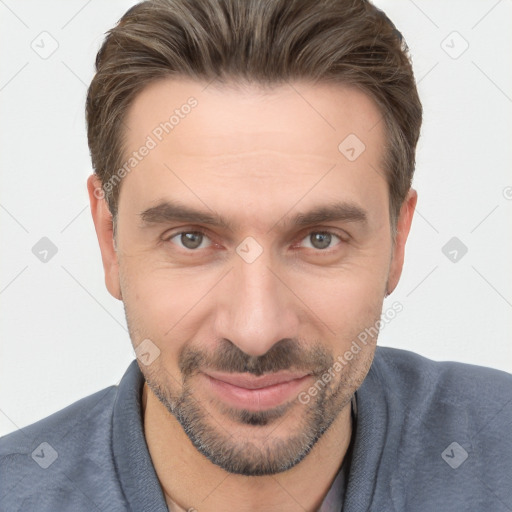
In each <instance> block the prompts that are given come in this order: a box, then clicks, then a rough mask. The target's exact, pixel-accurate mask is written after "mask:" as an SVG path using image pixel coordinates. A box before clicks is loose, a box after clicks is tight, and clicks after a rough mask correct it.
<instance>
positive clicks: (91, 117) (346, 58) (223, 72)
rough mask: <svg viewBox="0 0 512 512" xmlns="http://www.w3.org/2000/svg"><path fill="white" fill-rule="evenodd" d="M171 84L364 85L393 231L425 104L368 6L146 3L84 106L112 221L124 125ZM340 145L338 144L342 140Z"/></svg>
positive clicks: (119, 31) (401, 47)
mask: <svg viewBox="0 0 512 512" xmlns="http://www.w3.org/2000/svg"><path fill="white" fill-rule="evenodd" d="M165 77H175V78H178V77H182V78H192V79H196V80H198V81H207V82H210V81H212V80H218V81H220V82H222V83H228V82H232V83H236V82H249V83H251V82H252V83H257V84H261V85H264V86H270V87H272V86H274V85H279V84H284V83H286V82H288V81H293V80H307V81H312V82H338V83H341V84H346V85H351V86H354V87H357V88H359V89H361V90H362V91H364V92H365V93H366V94H368V95H369V96H370V97H371V98H372V99H373V100H374V101H375V102H376V104H377V105H378V107H379V108H380V111H381V114H382V119H383V121H384V122H385V126H386V138H387V144H386V148H385V150H384V171H385V174H386V180H387V183H388V188H389V197H390V204H389V211H390V218H391V222H392V229H393V232H394V230H395V227H396V220H397V218H398V214H399V212H400V207H401V205H402V203H403V201H404V199H405V197H406V195H407V192H408V190H409V188H410V186H411V181H412V176H413V173H414V166H415V152H416V144H417V141H418V137H419V132H420V127H421V118H422V107H421V103H420V100H419V98H418V93H417V90H416V84H415V81H414V76H413V72H412V66H411V62H410V60H409V57H408V51H407V46H406V45H405V42H404V41H403V40H402V36H401V34H400V33H399V32H398V31H397V29H396V28H395V26H394V25H393V24H392V23H391V22H390V20H389V19H388V18H387V16H386V15H385V14H384V13H383V12H382V11H381V10H379V9H377V8H376V7H375V6H374V5H372V4H371V3H370V2H369V1H366V0H315V1H311V0H147V1H144V2H141V3H139V4H137V5H135V6H133V7H132V8H130V9H129V10H128V11H127V12H126V13H125V15H124V16H123V17H122V18H121V20H120V21H119V22H118V24H117V25H116V26H115V27H114V28H113V29H111V30H110V31H109V32H107V36H106V38H105V41H104V42H103V44H102V46H101V48H100V50H99V52H98V55H97V57H96V74H95V76H94V78H93V80H92V82H91V84H90V86H89V89H88V93H87V101H86V119H87V136H88V142H89V148H90V152H91V159H92V165H93V168H94V170H95V172H96V173H97V175H98V176H99V177H100V179H101V182H102V184H103V190H104V194H105V198H106V200H107V203H108V206H109V209H110V211H111V213H112V215H113V216H114V217H115V216H116V213H117V207H118V201H119V187H120V183H119V180H117V181H115V182H114V185H115V186H114V187H112V186H110V187H109V188H108V189H107V188H106V187H105V185H106V184H107V183H109V182H110V185H112V182H111V180H112V178H113V177H116V176H115V173H116V170H117V169H119V168H120V167H121V166H122V165H123V164H122V162H123V154H124V149H125V148H124V147H123V136H124V135H125V130H123V121H124V118H125V115H126V112H127V110H128V108H129V107H130V105H131V104H132V102H133V101H134V98H135V96H136V95H137V93H139V92H140V91H141V90H142V89H143V88H144V87H145V86H146V85H148V84H149V83H151V82H154V81H156V80H158V79H162V78H165ZM340 142H341V141H340Z"/></svg>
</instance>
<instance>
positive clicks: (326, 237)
mask: <svg viewBox="0 0 512 512" xmlns="http://www.w3.org/2000/svg"><path fill="white" fill-rule="evenodd" d="M335 240H338V242H341V241H342V240H341V238H340V237H339V236H338V235H335V234H334V233H331V232H329V231H312V232H311V233H309V234H308V236H306V237H305V238H303V239H302V242H306V247H308V248H310V249H318V250H325V249H329V248H331V247H332V245H331V243H332V242H334V241H335ZM308 244H309V245H308Z"/></svg>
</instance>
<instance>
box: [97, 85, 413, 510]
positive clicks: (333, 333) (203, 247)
mask: <svg viewBox="0 0 512 512" xmlns="http://www.w3.org/2000/svg"><path fill="white" fill-rule="evenodd" d="M190 97H194V98H195V100H196V101H197V105H196V106H195V107H194V108H193V109H191V111H190V113H189V114H187V115H186V116H183V118H180V120H179V123H178V124H176V125H175V126H174V128H173V129H172V131H170V132H169V133H168V134H164V137H162V140H161V141H158V143H157V144H156V147H154V148H153V149H151V151H150V152H149V153H148V155H147V156H146V157H144V158H143V159H142V161H140V162H139V163H138V164H137V166H136V167H135V168H134V169H133V170H131V171H130V172H129V173H128V174H127V175H126V176H125V177H124V178H123V182H122V186H121V193H120V200H119V210H118V215H117V219H116V237H115V243H114V241H113V231H112V217H111V215H110V212H109V210H108V207H107V205H106V202H105V201H104V200H103V199H101V198H100V199H98V197H100V196H99V194H97V193H95V190H96V189H98V187H99V186H100V185H101V183H100V182H99V180H98V178H97V177H96V176H91V177H90V178H89V182H88V188H89V194H90V199H91V209H92V214H93V219H94V223H95V227H96V231H97V235H98V240H99V244H100V248H101V253H102V259H103V264H104V268H105V280H106V285H107V288H108V290H109V292H110V293H111V294H112V295H113V296H114V297H115V298H117V299H119V300H122V301H123V303H124V306H125V311H126V317H127V322H128V327H129V331H130V336H131V340H132V343H133V345H134V347H137V346H138V345H139V344H140V343H141V342H143V340H147V339H149V340H151V344H152V345H151V346H152V347H157V348H158V350H159V353H158V357H156V358H155V359H154V361H152V362H151V363H150V364H148V365H146V364H143V363H141V362H140V361H139V366H140V368H141V371H142V372H143V374H144V376H145V378H146V385H145V386H144V393H143V408H144V427H145V435H146V439H147V442H148V447H149V451H150V454H151V457H152V460H153V463H154V465H155V469H156V472H157V475H158V478H159V480H160V482H161V485H162V487H163V489H164V490H165V493H166V495H167V496H168V497H169V500H170V499H171V497H172V501H173V502H174V503H177V504H179V505H180V506H181V507H183V508H184V509H188V508H189V507H195V508H196V509H197V510H200V511H201V512H203V511H205V512H208V511H210V510H211V511H214V510H235V509H236V510H239V511H244V510H247V511H249V510H252V511H254V510H265V511H274V510H275V511H288V510H308V511H309V510H311V511H313V510H316V509H317V508H318V506H319V505H320V503H321V502H322V500H323V498H324V496H325V494H326V492H327V491H328V489H329V487H330V485H331V483H332V481H333V479H334V477H335V476H336V473H337V471H338V469H339V467H340V465H341V464H342V462H343V458H344V456H345V453H346V451H347V448H348V445H349V442H350V436H351V433H352V428H351V420H350V399H351V397H352V395H353V393H354V391H355V390H357V388H358V387H359V386H360V385H361V383H362V381H363V380H364V378H365V377H366V375H367V373H368V371H369V368H370V365H371V362H372V359H373V356H374V352H375V345H376V339H375V338H374V339H371V340H369V341H368V343H367V344H366V345H365V346H363V347H362V350H361V351H360V352H359V353H358V354H357V355H355V356H354V357H353V358H352V359H351V360H350V361H348V360H345V364H344V365H343V367H342V369H341V370H337V371H332V368H333V362H334V361H335V360H336V358H338V357H339V356H341V357H343V354H344V353H345V352H346V351H347V350H349V349H350V346H351V343H352V341H353V340H355V339H356V338H357V335H358V334H359V333H360V332H361V331H363V330H364V329H365V328H368V327H373V326H374V325H375V323H376V322H377V321H378V320H379V318H380V315H381V311H382V303H383V299H384V296H385V294H386V293H391V292H392V291H393V289H394V288H395V287H396V285H397V283H398V280H399V277H400V273H401V270H402V265H403V256H404V246H405V242H406V239H407V235H408V232H409V228H410V225H411V221H412V216H413V212H414V208H415V205H416V192H415V191H414V190H412V189H411V191H410V192H409V195H408V196H407V198H406V200H405V202H404V204H403V206H402V210H401V213H400V217H399V220H398V225H397V236H396V240H395V243H394V244H393V242H392V236H391V226H390V222H389V197H388V189H387V183H386V181H385V178H384V174H383V170H382V166H381V160H382V156H383V147H384V144H385V137H384V131H383V130H384V126H383V123H382V122H380V120H381V116H380V113H379V111H378V109H377V107H376V105H375V104H374V103H373V102H372V100H371V99H370V98H368V97H367V96H366V95H365V94H363V93H362V92H360V91H357V90H355V89H351V88H348V87H343V86H340V85H327V84H307V83H294V84H293V87H291V86H290V85H283V86H279V87H275V88H273V89H271V90H265V91H264V90H262V89H261V88H259V87H257V86H255V85H250V86H244V87H239V88H236V87H231V86H230V87H226V86H225V85H219V86H216V85H215V84H210V85H209V86H206V84H200V83H197V82H193V81H190V80H184V79H183V80H181V79H165V80H161V81H159V82H156V83H154V84H151V85H149V86H148V87H146V88H145V89H144V90H143V91H142V93H140V94H139V96H137V97H136V99H135V101H134V103H133V104H132V106H131V108H130V110H129V112H128V115H127V118H126V120H125V122H126V125H127V126H128V128H129V129H128V130H127V133H126V151H127V155H128V154H129V153H131V152H132V151H134V150H137V149H138V148H140V147H141V145H143V144H144V143H145V141H146V140H147V137H148V135H150V134H152V133H153V130H154V129H155V127H157V126H158V125H159V124H160V123H161V122H162V121H165V120H166V119H168V118H169V115H170V114H171V113H172V112H173V111H174V110H175V109H176V108H180V106H181V105H183V104H185V103H186V102H187V99H188V98H190ZM350 134H356V135H357V137H358V138H359V139H360V140H361V141H363V143H364V145H365V150H364V151H363V152H362V153H361V154H360V156H359V157H358V158H357V159H355V160H354V161H350V160H349V159H347V158H346V156H345V155H344V154H342V152H340V150H339V149H338V145H339V144H340V143H341V142H342V141H343V140H344V139H345V138H346V137H347V136H348V135H350ZM97 196H98V197H97ZM164 201H173V202H176V201H179V202H180V204H182V205H184V206H187V207H189V208H194V209H196V210H200V211H202V212H205V213H208V214H210V215H211V214H218V215H220V216H221V217H222V218H223V219H225V220H226V221H227V222H229V223H230V226H229V227H228V226H218V225H210V224H206V223H202V222H197V221H194V222H190V221H187V220H172V219H166V220H165V221H162V222H149V220H150V218H152V220H153V221H155V220H157V219H156V216H155V215H153V216H150V215H146V217H145V220H144V216H141V213H142V212H144V211H147V210H148V209H150V208H153V207H156V206H158V205H161V204H162V203H163V202H164ZM338 202H343V203H344V204H345V205H347V204H349V205H351V210H350V211H351V212H353V211H354V210H355V209H358V210H360V211H363V212H364V217H365V220H364V221H363V220H361V219H357V218H355V217H354V215H351V216H350V215H349V217H348V218H344V219H340V220H328V221H319V222H313V223H311V224H309V225H307V226H297V225H294V224H293V223H292V222H291V219H293V218H294V217H295V216H296V215H297V214H299V213H301V214H305V213H307V212H309V211H310V210H313V209H316V208H318V207H325V206H328V205H332V204H333V203H338ZM153 212H154V210H153ZM160 220H162V219H160ZM191 232H192V233H191ZM197 232H202V233H204V237H203V238H202V237H201V235H197V234H196V235H194V234H193V233H197ZM326 232H329V233H330V234H331V236H330V238H329V235H325V233H326ZM181 233H189V235H186V236H182V235H181ZM322 233H324V235H322ZM247 237H252V240H250V244H251V245H245V244H246V243H247V240H246V238H247ZM254 241H255V242H256V244H255V243H254ZM241 243H242V245H240V244H241ZM185 244H186V245H185ZM193 244H196V245H197V248H194V247H196V246H193ZM240 247H242V248H244V249H246V252H245V253H243V252H240V251H239V252H237V248H238V249H240ZM260 250H261V254H259V251H260ZM255 251H256V252H255ZM241 254H244V255H245V254H247V255H248V256H254V255H256V254H259V255H258V256H257V257H256V258H255V259H254V260H253V261H250V262H249V261H248V259H251V258H248V259H244V258H243V257H241ZM146 343H147V342H146ZM329 368H331V372H332V375H333V376H332V378H331V379H330V381H329V382H328V383H327V384H326V385H325V386H324V387H322V391H320V392H319V393H317V394H316V395H315V396H310V400H309V402H308V403H306V404H305V403H301V402H300V401H299V400H297V392H298V391H307V390H308V389H309V388H310V387H311V386H312V385H314V384H315V382H317V381H318V379H321V377H322V375H325V373H326V372H328V371H329ZM209 370H224V371H236V372H243V371H245V372H246V373H245V374H246V375H260V374H269V373H272V372H274V371H278V370H290V371H298V370H300V371H302V372H304V373H306V374H308V376H307V377H305V379H304V380H303V381H301V384H300V386H299V388H298V389H297V390H296V392H295V393H294V394H293V395H292V396H290V397H289V398H288V399H287V400H285V401H284V402H283V403H282V404H279V406H277V407H271V408H266V409H265V408H264V409H263V410H261V409H260V410H256V411H255V410H249V409H250V408H247V409H245V408H243V407H232V406H230V405H228V404H226V403H225V402H224V401H223V400H222V398H219V396H218V395H217V394H215V392H214V391H212V389H211V388H210V386H209V381H208V378H207V377H205V375H204V371H209ZM313 483H314V484H313ZM169 503H171V501H169ZM171 509H172V508H171Z"/></svg>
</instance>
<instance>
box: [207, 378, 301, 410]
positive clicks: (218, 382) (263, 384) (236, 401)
mask: <svg viewBox="0 0 512 512" xmlns="http://www.w3.org/2000/svg"><path fill="white" fill-rule="evenodd" d="M202 375H203V376H204V377H205V378H206V380H207V381H208V384H209V389H210V390H211V391H212V392H213V393H214V394H215V395H216V396H217V398H219V399H220V400H221V401H222V402H224V403H227V404H228V405H230V406H232V407H235V408H237V409H246V410H251V411H262V410H265V409H270V408H273V407H277V406H279V405H281V404H283V403H285V402H287V401H289V400H290V399H294V398H296V397H297V395H298V392H299V390H300V388H301V387H302V386H303V385H304V382H305V381H306V380H308V379H309V378H310V377H311V374H308V373H304V372H299V373H297V372H278V373H272V374H267V375H260V376H257V377H256V376H254V375H249V374H244V373H228V372H213V371H212V372H210V371H209V372H205V373H203V374H202Z"/></svg>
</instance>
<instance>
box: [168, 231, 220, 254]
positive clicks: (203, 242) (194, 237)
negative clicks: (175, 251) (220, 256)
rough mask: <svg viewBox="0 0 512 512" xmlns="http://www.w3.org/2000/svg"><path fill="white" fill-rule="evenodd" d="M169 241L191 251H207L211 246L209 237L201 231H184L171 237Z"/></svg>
mask: <svg viewBox="0 0 512 512" xmlns="http://www.w3.org/2000/svg"><path fill="white" fill-rule="evenodd" d="M167 241H169V242H171V243H173V244H175V245H178V246H180V247H182V248H183V249H189V250H194V249H205V248H206V247H209V246H210V245H211V242H210V241H209V239H208V237H207V236H206V235H205V234H204V233H202V232H201V231H182V232H181V233H176V234H175V235H173V236H171V237H169V238H168V239H167Z"/></svg>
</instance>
